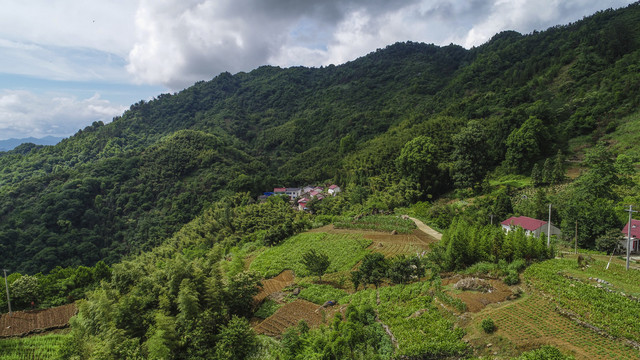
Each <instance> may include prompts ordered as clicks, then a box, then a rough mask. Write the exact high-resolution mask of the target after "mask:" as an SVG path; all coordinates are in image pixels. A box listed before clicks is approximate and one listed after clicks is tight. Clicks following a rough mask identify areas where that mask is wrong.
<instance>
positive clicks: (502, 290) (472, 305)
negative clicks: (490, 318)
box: [442, 276, 514, 313]
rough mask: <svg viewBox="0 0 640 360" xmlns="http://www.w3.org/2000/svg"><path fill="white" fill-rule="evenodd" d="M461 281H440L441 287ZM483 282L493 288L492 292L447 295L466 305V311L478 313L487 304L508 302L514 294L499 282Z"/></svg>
mask: <svg viewBox="0 0 640 360" xmlns="http://www.w3.org/2000/svg"><path fill="white" fill-rule="evenodd" d="M461 279H463V277H461V276H453V277H450V278H446V279H442V285H443V286H446V285H450V284H455V283H457V282H458V281H459V280H461ZM485 280H486V281H487V282H488V283H489V284H491V286H492V287H493V290H492V291H491V292H481V291H473V290H467V291H462V292H460V293H454V292H449V293H450V294H451V296H453V297H456V298H458V299H460V300H462V301H463V302H464V303H465V304H467V311H469V312H472V313H476V312H479V311H480V310H482V309H484V308H485V307H486V306H487V305H489V304H495V303H500V302H503V301H506V300H509V298H510V297H512V295H513V294H514V291H513V290H512V289H511V288H510V287H509V286H507V285H506V284H505V283H503V282H502V281H500V280H494V279H488V280H487V279H485Z"/></svg>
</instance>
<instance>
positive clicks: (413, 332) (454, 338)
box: [348, 282, 468, 358]
mask: <svg viewBox="0 0 640 360" xmlns="http://www.w3.org/2000/svg"><path fill="white" fill-rule="evenodd" d="M431 286H432V284H431V283H429V282H418V283H414V284H410V285H396V286H389V287H382V288H380V289H378V290H373V289H369V290H363V291H359V292H357V293H355V294H353V295H351V296H350V298H349V299H348V301H349V303H350V304H351V306H355V307H358V308H360V307H367V306H370V307H371V308H373V309H374V310H376V311H377V312H378V314H379V317H380V320H381V321H382V323H384V324H386V325H388V326H389V328H390V330H391V332H392V333H393V334H394V336H395V337H396V339H397V341H398V346H399V349H398V350H397V351H396V352H395V354H394V356H403V355H404V356H408V357H411V356H423V357H430V358H443V357H454V356H462V355H463V354H466V353H467V351H468V346H467V344H465V343H464V342H463V341H462V336H463V335H464V331H463V330H462V329H460V328H454V325H453V320H451V319H449V318H447V317H445V316H442V313H441V312H440V311H439V309H438V306H437V305H436V304H435V303H434V301H433V297H432V296H431V295H429V289H430V288H431ZM376 291H378V292H379V298H380V304H379V305H378V304H377V300H376Z"/></svg>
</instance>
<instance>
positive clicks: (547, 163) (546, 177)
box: [542, 158, 553, 184]
mask: <svg viewBox="0 0 640 360" xmlns="http://www.w3.org/2000/svg"><path fill="white" fill-rule="evenodd" d="M542 182H543V183H544V184H551V183H553V166H552V165H551V158H546V159H545V160H544V165H542Z"/></svg>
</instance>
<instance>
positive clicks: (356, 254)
mask: <svg viewBox="0 0 640 360" xmlns="http://www.w3.org/2000/svg"><path fill="white" fill-rule="evenodd" d="M369 245H371V240H366V239H364V238H363V237H362V235H332V234H327V233H303V234H298V235H296V236H293V237H291V238H289V239H287V240H286V241H284V242H283V243H282V244H280V245H279V246H276V247H272V248H268V249H267V250H265V251H264V252H262V253H260V254H259V255H258V256H257V257H256V258H255V259H254V260H253V262H251V266H250V269H251V270H254V271H257V272H259V273H260V274H262V276H264V277H265V278H269V277H273V276H276V275H278V274H279V273H281V272H282V271H283V270H286V269H291V270H293V272H294V273H295V274H296V276H308V275H311V273H310V272H309V271H308V270H307V268H306V267H305V266H304V265H303V264H302V263H300V260H301V259H302V255H303V254H305V253H306V252H308V251H309V250H317V251H320V252H323V253H325V254H326V255H327V256H328V257H329V262H330V264H331V265H329V269H328V270H327V272H328V273H333V272H337V271H348V270H351V269H352V268H353V267H354V266H355V265H356V264H357V263H358V262H359V261H360V260H361V259H362V258H363V257H364V256H365V255H366V254H367V253H368V250H366V248H367V246H369Z"/></svg>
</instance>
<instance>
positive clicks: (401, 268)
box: [387, 255, 424, 284]
mask: <svg viewBox="0 0 640 360" xmlns="http://www.w3.org/2000/svg"><path fill="white" fill-rule="evenodd" d="M423 275H424V266H423V265H422V262H421V261H420V258H418V257H417V256H415V255H413V256H410V257H407V256H405V255H398V256H396V257H395V258H393V259H392V260H391V263H390V265H389V268H388V270H387V276H388V278H389V280H391V281H392V282H393V283H396V284H406V283H408V282H409V281H411V280H414V279H419V278H420V277H422V276H423Z"/></svg>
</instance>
